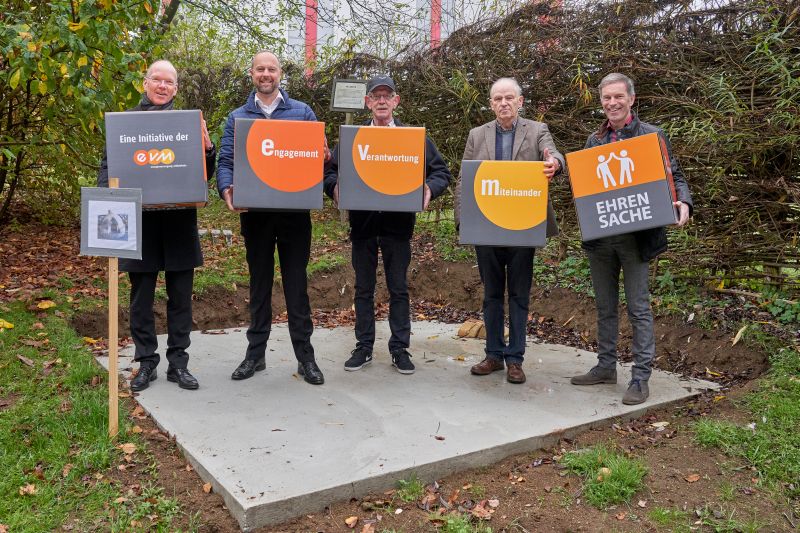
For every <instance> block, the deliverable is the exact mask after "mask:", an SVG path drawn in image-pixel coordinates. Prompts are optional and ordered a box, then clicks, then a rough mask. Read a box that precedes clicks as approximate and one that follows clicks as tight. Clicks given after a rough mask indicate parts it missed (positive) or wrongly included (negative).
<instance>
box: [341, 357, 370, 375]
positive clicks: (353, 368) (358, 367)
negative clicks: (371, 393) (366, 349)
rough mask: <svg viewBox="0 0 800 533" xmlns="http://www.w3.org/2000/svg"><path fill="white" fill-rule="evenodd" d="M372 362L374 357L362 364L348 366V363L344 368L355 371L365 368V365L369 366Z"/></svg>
mask: <svg viewBox="0 0 800 533" xmlns="http://www.w3.org/2000/svg"><path fill="white" fill-rule="evenodd" d="M371 362H372V359H370V360H368V361H365V362H364V364H363V365H361V366H347V365H344V369H345V370H347V371H348V372H355V371H357V370H361V369H362V368H364V367H365V366H367V365H368V364H370V363H371Z"/></svg>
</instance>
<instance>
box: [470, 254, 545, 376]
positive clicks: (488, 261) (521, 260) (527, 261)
mask: <svg viewBox="0 0 800 533" xmlns="http://www.w3.org/2000/svg"><path fill="white" fill-rule="evenodd" d="M535 251H536V250H535V249H534V248H523V247H512V246H476V247H475V253H476V255H477V256H478V270H479V271H480V275H481V281H482V282H483V322H484V324H485V325H486V356H487V357H490V358H492V359H497V360H501V361H502V360H505V362H506V364H511V363H522V361H523V359H524V357H523V356H524V355H525V339H526V337H527V328H528V304H529V303H530V294H531V282H532V281H533V255H534V252H535ZM506 287H508V326H509V327H508V329H509V335H508V344H506V343H505V335H503V325H504V323H505V317H504V312H503V311H504V310H503V307H504V303H505V291H506Z"/></svg>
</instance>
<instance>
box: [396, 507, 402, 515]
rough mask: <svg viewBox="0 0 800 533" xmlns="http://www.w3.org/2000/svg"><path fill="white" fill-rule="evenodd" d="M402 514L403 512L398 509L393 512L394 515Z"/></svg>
mask: <svg viewBox="0 0 800 533" xmlns="http://www.w3.org/2000/svg"><path fill="white" fill-rule="evenodd" d="M402 512H403V510H402V509H399V508H398V509H395V510H394V514H400V513H402Z"/></svg>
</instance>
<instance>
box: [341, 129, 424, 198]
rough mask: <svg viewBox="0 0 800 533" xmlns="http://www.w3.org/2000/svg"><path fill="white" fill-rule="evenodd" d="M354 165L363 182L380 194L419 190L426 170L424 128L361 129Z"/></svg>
mask: <svg viewBox="0 0 800 533" xmlns="http://www.w3.org/2000/svg"><path fill="white" fill-rule="evenodd" d="M353 165H354V166H355V170H356V172H357V173H358V176H359V177H360V178H361V180H362V181H363V182H364V183H365V184H366V185H367V186H368V187H370V188H371V189H372V190H374V191H377V192H379V193H381V194H387V195H390V196H397V195H401V194H409V193H411V192H413V191H415V190H417V189H419V188H420V186H421V185H422V180H423V178H424V169H425V130H424V129H423V128H386V127H383V128H381V127H371V128H359V130H358V133H356V136H355V141H354V142H353Z"/></svg>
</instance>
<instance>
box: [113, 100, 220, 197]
mask: <svg viewBox="0 0 800 533" xmlns="http://www.w3.org/2000/svg"><path fill="white" fill-rule="evenodd" d="M200 121H201V113H200V111H198V110H187V111H129V112H124V113H106V153H107V160H108V175H109V176H110V177H115V178H119V184H120V187H121V188H136V189H142V202H143V205H174V204H204V203H206V202H207V201H208V184H207V182H206V179H205V178H206V174H205V149H204V147H203V134H202V130H201V127H200V124H201V122H200ZM170 139H171V140H170ZM164 149H169V150H172V152H173V153H174V154H175V159H174V161H173V162H172V163H168V164H165V163H162V162H160V161H159V160H155V161H152V162H151V161H150V160H149V159H147V160H146V161H145V162H144V163H142V164H137V163H136V161H135V159H134V158H135V154H136V153H137V152H140V151H144V152H149V151H150V150H158V151H161V150H164Z"/></svg>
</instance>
